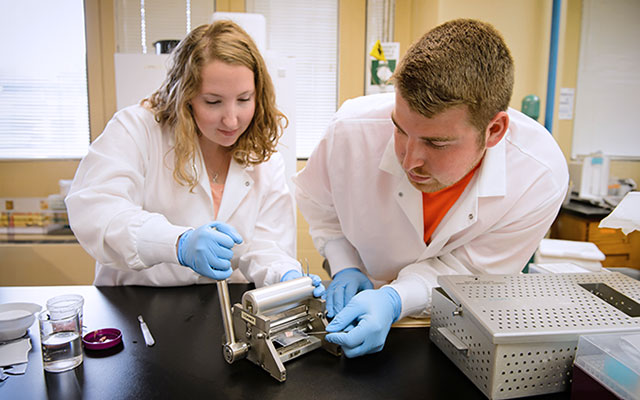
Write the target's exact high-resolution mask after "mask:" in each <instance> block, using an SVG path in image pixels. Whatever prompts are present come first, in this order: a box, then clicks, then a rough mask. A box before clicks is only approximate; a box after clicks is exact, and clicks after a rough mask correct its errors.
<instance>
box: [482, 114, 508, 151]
mask: <svg viewBox="0 0 640 400" xmlns="http://www.w3.org/2000/svg"><path fill="white" fill-rule="evenodd" d="M507 129H509V114H507V112H506V111H500V112H498V113H497V114H496V115H495V117H493V119H491V121H490V122H489V125H488V126H487V131H486V132H487V135H486V137H487V141H486V146H487V148H489V147H493V146H495V145H497V144H498V143H500V141H501V140H502V138H503V137H504V135H505V134H506V133H507Z"/></svg>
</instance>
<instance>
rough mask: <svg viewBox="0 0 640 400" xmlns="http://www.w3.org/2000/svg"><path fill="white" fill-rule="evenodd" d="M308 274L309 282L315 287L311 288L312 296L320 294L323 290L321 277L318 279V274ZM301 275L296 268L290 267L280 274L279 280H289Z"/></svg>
mask: <svg viewBox="0 0 640 400" xmlns="http://www.w3.org/2000/svg"><path fill="white" fill-rule="evenodd" d="M308 276H309V278H311V283H313V286H315V289H313V297H320V296H322V295H323V294H324V292H325V289H324V285H323V284H322V279H320V277H319V276H318V275H314V274H309V275H308ZM302 277H303V275H302V272H300V271H298V270H297V269H292V270H291V271H287V272H286V273H285V274H284V275H282V278H281V279H280V282H285V281H290V280H293V279H298V278H302Z"/></svg>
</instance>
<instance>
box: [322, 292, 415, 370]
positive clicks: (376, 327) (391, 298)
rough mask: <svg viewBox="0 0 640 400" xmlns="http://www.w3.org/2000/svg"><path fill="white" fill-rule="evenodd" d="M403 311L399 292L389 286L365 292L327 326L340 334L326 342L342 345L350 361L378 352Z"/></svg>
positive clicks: (330, 336) (329, 329)
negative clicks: (353, 358) (392, 325)
mask: <svg viewBox="0 0 640 400" xmlns="http://www.w3.org/2000/svg"><path fill="white" fill-rule="evenodd" d="M401 311H402V300H401V299H400V295H399V294H398V292H396V291H395V289H393V288H391V287H388V286H387V287H383V288H382V289H378V290H365V291H363V292H360V293H358V294H357V295H356V296H355V297H354V298H352V299H351V301H350V302H349V304H347V306H346V307H345V308H344V309H343V310H342V311H340V312H339V313H338V315H336V317H335V318H334V319H333V321H331V323H330V324H329V325H327V332H337V333H329V334H327V336H325V339H326V340H327V341H328V342H331V343H335V344H337V345H340V346H342V351H344V354H345V356H347V357H349V358H352V357H358V356H361V355H364V354H369V353H375V352H378V351H380V350H382V348H383V347H384V342H385V340H386V338H387V334H388V333H389V329H391V324H392V323H394V322H395V321H396V320H397V319H398V317H399V316H400V312H401ZM354 325H355V327H353V326H354Z"/></svg>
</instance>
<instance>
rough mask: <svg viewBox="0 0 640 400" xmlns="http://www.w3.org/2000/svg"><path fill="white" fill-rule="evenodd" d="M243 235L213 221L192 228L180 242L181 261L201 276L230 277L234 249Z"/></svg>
mask: <svg viewBox="0 0 640 400" xmlns="http://www.w3.org/2000/svg"><path fill="white" fill-rule="evenodd" d="M240 243H242V237H241V236H240V234H239V233H238V231H236V230H235V228H233V227H232V226H231V225H227V224H223V223H222V222H217V221H214V222H211V223H208V224H206V225H202V226H201V227H199V228H198V229H196V230H189V231H186V232H185V233H183V234H182V236H180V240H179V241H178V261H179V262H180V264H182V265H186V266H187V267H189V268H191V269H192V270H194V271H196V272H197V273H199V274H200V275H204V276H207V277H209V278H212V279H217V280H223V279H227V278H228V277H229V276H231V273H232V272H233V271H232V270H231V261H230V260H231V258H232V257H233V251H231V248H232V247H233V246H234V245H235V244H240Z"/></svg>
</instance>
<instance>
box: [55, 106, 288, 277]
mask: <svg viewBox="0 0 640 400" xmlns="http://www.w3.org/2000/svg"><path fill="white" fill-rule="evenodd" d="M173 146H174V136H173V133H172V132H171V131H169V130H167V129H161V127H160V125H159V124H158V123H157V122H156V121H155V119H154V116H153V114H152V112H151V111H149V110H147V109H145V108H144V107H141V106H139V105H136V106H131V107H128V108H125V109H124V110H122V111H119V112H118V113H116V114H115V115H114V117H113V118H112V120H111V121H109V123H108V124H107V127H106V128H105V130H104V132H103V133H102V135H100V137H98V139H96V140H95V141H94V143H93V144H92V145H91V147H90V149H89V153H88V154H87V156H86V157H85V158H84V159H83V160H82V162H81V163H80V165H79V167H78V170H77V172H76V176H75V178H74V181H73V184H72V186H71V189H70V191H69V195H68V196H67V198H66V199H65V202H66V205H67V210H68V213H69V221H70V224H71V227H72V229H73V231H74V233H75V235H76V237H77V239H78V241H79V242H80V244H81V245H82V247H83V248H84V249H85V250H86V251H87V252H88V253H89V254H90V255H91V256H92V257H94V258H95V259H96V261H97V262H96V277H95V281H94V284H95V285H106V286H108V285H146V286H181V285H190V284H195V283H210V282H213V280H211V279H209V278H206V277H204V276H201V275H199V274H197V273H196V272H194V271H192V270H191V269H190V268H188V267H185V266H181V265H179V264H178V259H177V254H176V241H177V238H178V237H179V236H180V234H182V233H183V232H184V231H185V230H187V229H189V228H197V227H199V226H201V225H204V224H206V223H208V222H211V221H213V220H214V210H213V199H212V195H211V189H210V187H209V182H208V177H207V174H206V169H205V165H204V160H203V159H202V156H201V155H200V157H199V158H198V160H197V161H196V165H195V166H194V167H195V169H196V171H197V173H198V178H199V180H198V184H197V186H196V187H195V188H194V189H193V191H191V192H190V191H189V188H188V187H185V186H182V185H180V184H178V182H176V180H175V179H174V177H173V169H174V153H173ZM215 220H217V221H221V222H225V223H227V224H229V225H232V226H233V227H234V228H236V229H237V231H238V232H239V233H240V235H241V236H242V238H243V239H244V242H243V243H242V244H240V245H236V246H235V247H234V248H233V252H234V256H233V259H232V260H231V264H232V267H233V268H234V269H235V270H236V271H234V278H240V279H241V278H242V276H244V277H245V278H246V279H247V280H249V281H252V282H255V283H256V285H257V286H263V285H268V284H272V283H275V282H279V281H280V278H281V276H282V275H283V274H284V273H286V272H287V271H289V270H291V269H299V268H300V267H299V263H298V262H297V261H296V260H295V258H294V257H295V243H296V228H295V208H294V201H293V196H292V195H291V193H290V191H289V188H288V186H287V184H286V178H285V170H284V163H283V161H282V158H281V157H280V155H279V154H277V153H276V154H274V155H273V156H272V157H271V159H270V160H269V161H267V162H265V163H262V164H259V165H257V166H249V167H246V168H243V167H242V166H241V165H239V164H238V163H236V162H235V161H231V164H230V167H229V172H228V175H227V179H226V183H225V189H224V194H223V197H222V202H221V204H220V209H219V210H218V216H217V218H215ZM238 271H240V272H238Z"/></svg>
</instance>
